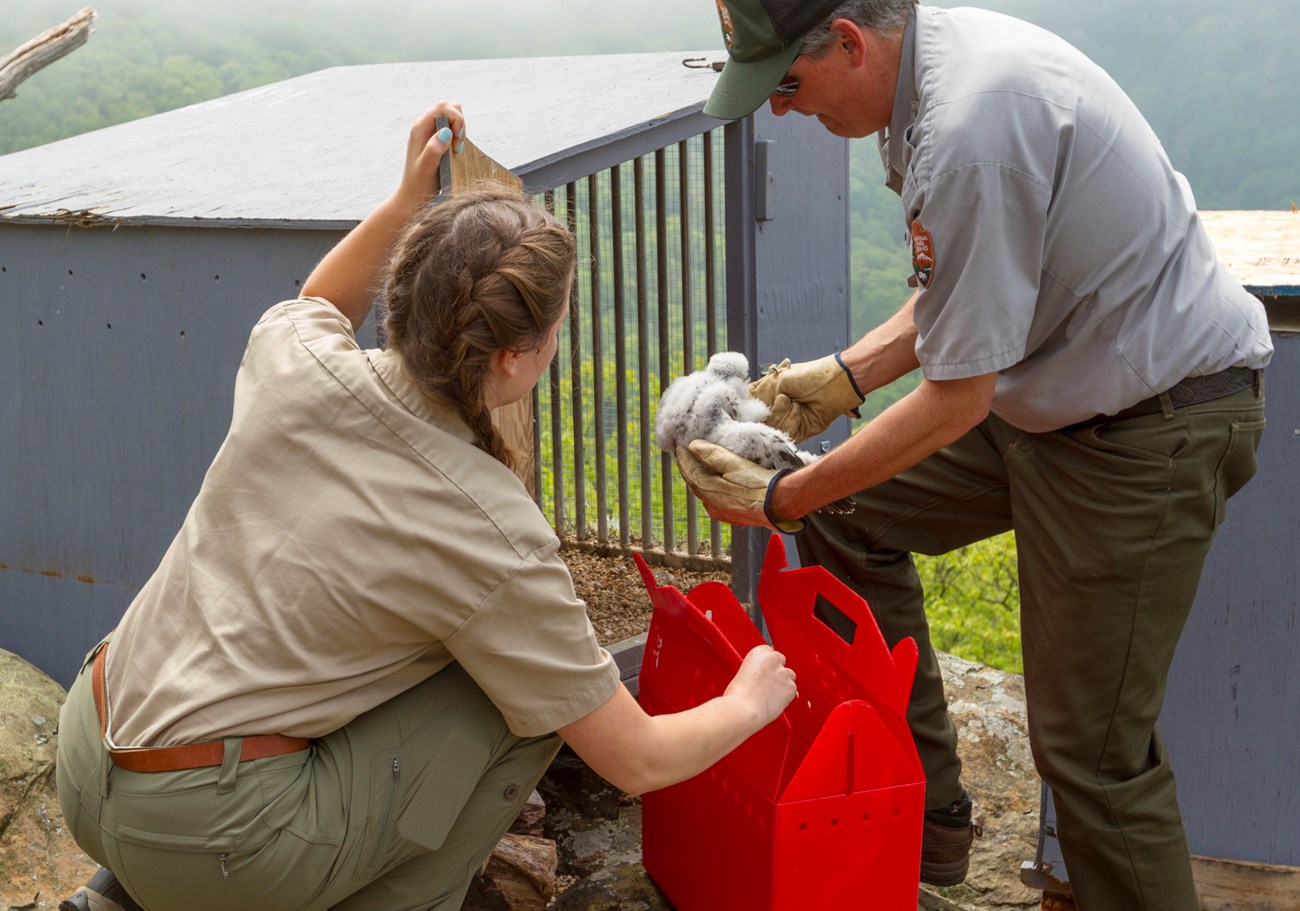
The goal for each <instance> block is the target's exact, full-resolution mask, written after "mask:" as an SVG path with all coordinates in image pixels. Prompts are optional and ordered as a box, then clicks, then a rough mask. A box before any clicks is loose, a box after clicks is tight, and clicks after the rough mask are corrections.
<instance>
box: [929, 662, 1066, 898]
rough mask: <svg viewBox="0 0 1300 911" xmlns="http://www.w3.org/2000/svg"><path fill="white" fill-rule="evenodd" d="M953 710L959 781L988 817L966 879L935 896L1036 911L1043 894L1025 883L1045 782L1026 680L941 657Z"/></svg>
mask: <svg viewBox="0 0 1300 911" xmlns="http://www.w3.org/2000/svg"><path fill="white" fill-rule="evenodd" d="M939 666H940V669H941V670H942V673H943V681H944V691H945V692H946V694H947V696H948V710H949V712H950V714H951V715H952V718H953V722H954V723H955V724H956V726H957V737H958V744H959V745H958V750H959V752H960V754H961V760H962V782H963V783H964V784H965V786H966V789H967V791H969V792H970V795H971V798H972V800H974V802H975V814H974V815H975V818H976V819H977V820H979V819H982V820H983V826H984V837H983V838H978V839H976V840H975V847H974V849H973V850H972V852H971V864H970V873H969V874H968V875H967V877H966V882H964V883H962V884H961V885H960V886H953V887H951V888H948V889H938V888H931V887H929V886H926V887H925V890H926V892H927V893H929V894H930V895H933V896H935V897H941V898H943V899H946V900H947V901H948V902H950V903H952V904H950V905H946V906H945V905H941V904H935V905H932V907H938V908H943V907H953V906H955V907H958V908H971V909H980V911H1021V909H1028V908H1034V909H1037V908H1038V906H1039V901H1040V899H1041V897H1042V893H1041V892H1039V891H1038V890H1036V889H1030V888H1029V887H1028V886H1025V885H1024V884H1023V883H1021V882H1020V865H1021V863H1022V862H1024V861H1027V860H1033V859H1034V853H1035V851H1036V849H1037V845H1038V809H1039V795H1040V791H1041V788H1040V785H1039V780H1038V774H1037V773H1036V772H1035V771H1034V760H1033V757H1032V756H1031V755H1030V752H1029V733H1028V726H1027V723H1026V720H1025V682H1024V678H1022V677H1020V676H1019V675H1018V674H1007V673H1003V672H1002V671H998V670H994V669H993V668H990V667H985V666H984V665H981V664H975V663H973V662H970V661H964V660H962V659H961V658H957V657H955V656H953V655H947V654H944V653H942V652H940V653H939Z"/></svg>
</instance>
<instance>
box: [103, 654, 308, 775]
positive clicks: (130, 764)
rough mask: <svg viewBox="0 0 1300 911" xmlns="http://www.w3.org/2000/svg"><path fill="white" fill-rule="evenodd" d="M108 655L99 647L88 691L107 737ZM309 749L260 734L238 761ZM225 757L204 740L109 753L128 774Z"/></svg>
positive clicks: (247, 741)
mask: <svg viewBox="0 0 1300 911" xmlns="http://www.w3.org/2000/svg"><path fill="white" fill-rule="evenodd" d="M107 652H108V643H107V642H105V643H104V644H102V645H101V646H100V647H99V651H98V652H97V653H96V654H95V665H94V667H93V668H92V670H91V691H92V692H93V693H94V694H95V711H97V712H98V713H99V730H100V733H101V734H103V735H105V736H106V735H107V733H108V712H107V711H106V709H105V705H104V655H105V654H106V653H107ZM309 746H311V741H310V740H309V739H307V738H306V737H286V736H285V735H284V734H259V735H258V736H256V737H245V738H243V744H242V745H241V746H240V748H239V761H240V762H248V761H249V760H250V759H266V758H267V757H270V756H283V755H284V754H286V753H297V752H298V751H299V750H305V749H307V747H309ZM225 754H226V744H225V741H222V740H207V741H204V742H203V743H187V744H184V745H182V746H175V747H135V748H131V749H110V750H109V751H108V755H109V756H110V757H111V758H112V760H113V765H115V766H117V767H118V768H119V769H126V770H127V771H129V772H176V771H179V770H181V769H202V768H206V767H208V766H217V765H221V763H222V761H223V760H224V758H225Z"/></svg>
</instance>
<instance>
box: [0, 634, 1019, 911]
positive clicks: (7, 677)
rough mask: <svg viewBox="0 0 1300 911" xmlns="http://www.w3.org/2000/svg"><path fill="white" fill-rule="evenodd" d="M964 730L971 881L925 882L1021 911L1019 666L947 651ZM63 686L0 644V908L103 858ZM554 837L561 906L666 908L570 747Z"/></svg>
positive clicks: (619, 798) (954, 904) (69, 886)
mask: <svg viewBox="0 0 1300 911" xmlns="http://www.w3.org/2000/svg"><path fill="white" fill-rule="evenodd" d="M941 659H942V664H943V673H944V680H945V683H946V685H947V690H948V698H949V701H950V703H951V706H952V712H953V716H954V718H955V719H956V722H957V726H958V731H959V734H960V737H961V750H962V758H963V761H964V762H965V766H966V771H965V781H966V785H967V787H968V788H969V789H970V791H971V793H972V794H973V795H974V797H975V800H976V816H977V817H982V820H983V826H984V837H983V838H982V839H980V840H978V841H976V843H975V850H974V854H973V855H972V859H971V872H970V876H969V877H968V879H967V881H966V882H965V883H964V884H962V885H960V886H955V887H953V888H951V889H941V890H930V889H928V888H927V889H926V891H924V892H923V893H922V896H921V907H922V908H925V909H929V911H933V909H942V911H977V909H978V911H1021V909H1030V908H1037V907H1038V904H1039V893H1037V892H1035V891H1033V890H1031V889H1028V888H1026V887H1024V886H1023V885H1021V883H1020V878H1019V873H1020V864H1021V862H1023V861H1026V860H1030V859H1032V858H1033V856H1034V848H1035V843H1036V838H1037V831H1038V795H1039V785H1038V780H1037V778H1036V777H1035V775H1034V771H1033V762H1032V760H1031V759H1030V755H1029V745H1028V740H1027V738H1026V735H1025V700H1024V685H1023V682H1022V681H1021V679H1020V678H1019V677H1017V676H1015V675H1012V674H1004V673H1001V672H999V671H995V670H992V669H991V668H987V667H983V666H981V665H978V664H972V663H970V662H968V661H963V660H961V659H959V658H954V657H952V656H946V655H945V656H941ZM63 698H64V692H63V689H62V688H61V687H60V686H59V685H58V684H56V683H55V682H54V681H52V680H50V679H49V678H48V677H46V676H45V675H44V674H42V673H40V672H39V671H37V670H36V669H35V668H33V667H31V665H29V664H27V663H26V662H24V661H22V660H21V659H20V658H17V657H16V656H14V655H11V654H10V653H8V652H5V651H3V650H0V911H3V909H9V911H15V909H21V911H53V909H55V908H57V907H58V903H59V899H60V898H61V897H63V896H64V895H66V894H68V893H70V892H72V891H73V890H74V889H75V888H76V887H77V886H78V885H80V884H81V883H82V882H84V881H85V878H86V877H87V876H88V875H89V874H90V873H92V872H93V871H94V869H95V865H94V863H93V862H92V861H90V860H89V859H88V858H86V857H85V856H84V855H83V854H82V853H81V852H80V851H79V850H78V849H77V846H76V845H75V844H74V843H73V841H72V839H71V837H70V836H69V835H68V833H67V831H66V829H65V828H64V826H63V820H62V817H61V815H60V813H59V805H58V800H57V798H56V795H55V787H54V754H55V742H56V741H55V738H56V736H57V723H58V716H59V706H60V705H61V704H62V702H63ZM539 790H540V791H541V793H542V795H543V797H544V798H545V802H546V806H547V812H546V817H545V821H544V823H543V827H544V834H545V837H546V838H549V839H553V840H554V841H555V842H556V845H557V847H558V855H559V857H558V862H559V869H558V873H559V879H558V884H557V885H558V888H557V894H556V896H555V898H554V899H553V900H552V902H551V905H550V907H551V908H553V909H556V911H661V909H662V911H667V909H670V908H671V905H670V904H669V903H668V901H667V900H666V899H665V898H664V896H663V894H662V893H661V892H660V891H659V890H658V889H657V888H656V887H655V885H654V883H653V882H652V881H651V880H650V879H649V877H647V876H646V873H645V870H644V869H643V868H642V866H641V804H640V801H639V800H636V799H633V798H629V797H628V796H627V795H624V794H621V793H619V792H618V791H617V790H615V789H613V788H611V787H609V786H608V785H606V784H605V783H604V782H603V781H601V780H600V779H599V778H597V777H596V776H595V775H593V774H592V773H591V772H590V770H588V769H587V768H586V766H585V765H583V763H582V762H581V761H579V760H578V759H577V758H576V757H575V756H574V755H573V754H572V753H570V752H568V751H567V750H566V751H565V752H562V753H561V755H560V757H559V759H557V761H556V763H555V765H554V766H553V767H552V768H551V770H550V771H549V772H548V773H547V775H546V777H545V778H544V779H543V781H542V784H541V786H540V787H539Z"/></svg>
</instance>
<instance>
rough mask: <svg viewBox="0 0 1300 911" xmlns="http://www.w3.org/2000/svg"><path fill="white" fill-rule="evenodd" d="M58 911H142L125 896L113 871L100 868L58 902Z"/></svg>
mask: <svg viewBox="0 0 1300 911" xmlns="http://www.w3.org/2000/svg"><path fill="white" fill-rule="evenodd" d="M59 911H144V909H143V908H141V907H140V906H139V905H137V904H136V903H135V899H133V898H131V896H129V895H127V894H126V890H125V889H123V888H122V884H121V883H120V882H118V881H117V877H116V876H114V875H113V871H112V870H110V869H108V868H107V867H100V868H99V870H98V872H96V873H95V875H94V876H92V877H91V878H90V879H89V880H87V881H86V884H85V885H84V886H82V887H81V888H80V889H78V890H77V891H76V892H74V893H72V895H71V897H69V898H65V899H64V900H63V901H61V902H59Z"/></svg>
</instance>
